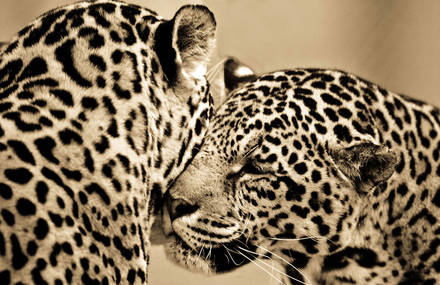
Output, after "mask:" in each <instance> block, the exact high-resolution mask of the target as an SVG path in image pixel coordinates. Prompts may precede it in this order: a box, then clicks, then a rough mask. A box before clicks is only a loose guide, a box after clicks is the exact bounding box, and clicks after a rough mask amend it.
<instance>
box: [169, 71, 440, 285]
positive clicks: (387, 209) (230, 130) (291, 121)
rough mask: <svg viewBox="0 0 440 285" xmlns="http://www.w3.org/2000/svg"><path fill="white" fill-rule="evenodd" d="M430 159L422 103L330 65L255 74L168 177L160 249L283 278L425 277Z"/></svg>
mask: <svg viewBox="0 0 440 285" xmlns="http://www.w3.org/2000/svg"><path fill="white" fill-rule="evenodd" d="M439 158H440V110H439V109H438V108H436V107H434V106H431V105H429V104H426V103H423V102H420V101H417V100H414V99H411V98H409V97H406V96H403V95H398V94H396V93H392V92H390V91H387V90H385V89H383V88H381V87H379V86H378V85H376V84H373V83H371V82H368V81H366V80H363V79H361V78H359V77H357V76H354V75H352V74H348V73H346V72H343V71H337V70H326V69H293V70H287V71H279V72H274V73H270V74H266V75H263V76H261V77H259V78H258V79H257V80H255V81H253V82H251V83H248V84H247V85H245V86H244V87H243V88H241V89H238V90H236V91H234V92H233V93H232V95H231V96H230V97H229V98H228V99H227V100H226V102H225V103H224V104H223V105H221V106H220V107H219V108H218V109H217V111H216V113H215V116H214V118H213V120H212V121H211V126H210V129H209V130H208V133H207V137H206V139H205V143H204V145H203V147H202V149H201V150H200V152H199V153H198V154H197V155H196V157H195V158H194V160H193V161H192V163H191V164H190V165H189V167H188V168H187V170H186V171H185V172H184V173H183V174H182V175H181V176H180V177H179V179H178V180H177V181H176V184H175V186H174V187H173V188H172V189H171V190H170V192H169V195H168V197H167V201H166V204H165V206H164V208H163V211H164V217H163V220H164V230H165V233H166V234H167V235H168V244H167V247H166V251H167V253H168V255H169V256H171V258H172V259H174V260H175V261H176V262H178V263H179V264H181V265H183V266H186V267H187V268H189V269H191V270H193V271H202V272H207V273H220V272H225V271H230V270H232V269H234V268H237V267H240V266H241V265H243V264H246V263H249V262H255V263H257V265H259V266H260V267H263V268H264V269H265V270H267V271H268V272H276V271H277V270H278V272H279V277H278V279H277V280H278V281H280V282H281V283H284V284H287V283H288V282H289V281H290V282H291V283H292V284H437V283H439V282H440V220H439V219H440V163H439ZM268 259H272V260H274V261H278V262H279V266H277V267H276V268H275V269H272V268H271V262H269V260H268ZM280 268H282V270H280Z"/></svg>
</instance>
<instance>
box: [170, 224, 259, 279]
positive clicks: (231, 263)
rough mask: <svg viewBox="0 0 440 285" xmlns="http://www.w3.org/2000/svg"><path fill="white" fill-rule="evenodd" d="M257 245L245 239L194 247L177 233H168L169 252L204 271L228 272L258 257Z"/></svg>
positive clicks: (176, 259) (194, 268)
mask: <svg viewBox="0 0 440 285" xmlns="http://www.w3.org/2000/svg"><path fill="white" fill-rule="evenodd" d="M255 250H256V247H254V246H251V245H250V244H249V243H246V240H245V239H238V240H233V241H231V242H228V243H222V244H215V245H205V246H202V247H199V248H193V247H191V246H190V245H189V244H188V243H186V242H185V241H184V240H183V239H182V238H181V237H180V236H179V235H178V234H177V233H174V232H173V233H170V234H169V235H168V244H167V249H166V251H167V253H168V255H169V256H170V257H171V258H172V259H173V260H174V261H176V262H177V263H178V264H180V265H183V266H184V267H187V268H189V269H191V270H196V271H202V272H204V273H208V274H210V273H216V274H217V273H226V272H230V271H233V270H235V269H237V268H239V267H241V266H243V265H246V264H248V263H250V262H252V261H253V260H254V259H256V258H257V257H258V256H257V254H252V253H251V252H255Z"/></svg>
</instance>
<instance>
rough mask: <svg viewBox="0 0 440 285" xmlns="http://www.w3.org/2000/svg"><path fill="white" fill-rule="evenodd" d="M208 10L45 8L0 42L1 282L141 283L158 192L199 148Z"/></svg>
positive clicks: (206, 113) (98, 4)
mask: <svg viewBox="0 0 440 285" xmlns="http://www.w3.org/2000/svg"><path fill="white" fill-rule="evenodd" d="M215 26H216V24H215V20H214V17H213V15H212V13H211V12H210V11H209V10H208V9H207V8H206V7H204V6H196V5H188V6H183V7H182V8H181V9H180V10H178V11H177V12H176V14H175V16H174V17H173V19H171V20H164V19H162V18H161V17H160V16H158V15H157V14H156V13H154V12H153V11H151V10H149V9H146V8H142V7H139V6H136V5H131V4H126V3H123V2H119V1H112V0H111V1H103V0H98V1H83V2H79V3H75V4H71V5H69V6H65V7H61V8H57V9H55V10H52V11H50V12H48V13H46V14H44V15H42V16H41V17H39V18H38V19H36V20H35V21H34V22H32V23H31V24H30V25H28V26H27V27H25V28H24V29H22V30H21V31H20V32H18V34H17V36H15V38H13V39H12V40H11V41H10V44H9V45H7V46H5V47H2V48H1V52H0V161H1V163H0V280H1V281H0V283H2V284H134V283H136V284H145V283H146V282H147V281H148V280H147V278H148V276H147V271H148V264H149V245H150V243H149V233H150V227H151V223H152V222H153V217H152V212H153V210H154V206H155V201H156V200H157V199H158V198H160V196H161V193H162V192H164V191H165V190H166V188H167V187H168V185H169V184H170V183H171V181H172V180H173V179H175V177H176V176H178V175H179V174H180V172H181V171H182V170H183V169H184V167H185V165H187V164H188V163H189V161H190V159H191V158H192V157H193V156H194V155H195V153H196V152H197V151H198V149H199V148H200V144H201V143H202V139H203V137H204V135H205V132H206V130H207V126H208V123H209V117H210V114H211V112H212V98H211V95H210V91H209V84H208V83H207V81H206V79H205V74H206V65H207V62H208V58H209V55H210V53H211V51H212V49H213V48H214V43H215Z"/></svg>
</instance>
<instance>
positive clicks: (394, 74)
mask: <svg viewBox="0 0 440 285" xmlns="http://www.w3.org/2000/svg"><path fill="white" fill-rule="evenodd" d="M71 2H74V1H67V0H38V1H35V0H1V8H0V41H9V39H10V38H11V37H12V36H13V35H14V33H15V32H16V31H18V30H19V29H20V28H22V27H24V26H25V25H26V24H27V23H28V22H29V21H31V20H33V19H34V18H35V17H37V16H38V15H40V14H41V13H43V12H45V11H47V10H48V9H51V8H54V7H56V6H59V5H63V4H67V3H71ZM128 2H133V3H136V4H138V5H141V6H145V7H148V8H151V9H153V10H156V11H157V12H158V13H159V14H160V15H162V16H164V17H165V18H171V17H172V16H173V15H174V13H175V11H176V10H177V9H178V8H179V7H180V6H181V5H183V4H187V3H199V4H205V5H207V6H208V7H209V8H210V9H211V10H212V11H213V12H214V14H215V16H216V19H217V23H218V38H217V46H218V51H217V55H216V56H215V58H214V60H213V63H216V62H217V61H218V60H219V59H221V58H223V57H225V56H229V55H232V56H235V57H237V58H238V59H240V60H241V61H242V62H244V63H246V64H248V65H249V66H251V67H252V68H254V70H256V71H257V72H258V73H261V72H268V71H272V70H276V69H284V68H291V67H330V68H338V69H344V70H346V71H349V72H352V73H355V74H358V75H360V76H362V77H364V78H365V79H368V80H370V81H373V82H375V83H378V84H380V85H382V86H383V87H385V88H387V89H389V90H392V91H395V92H399V93H404V94H407V95H410V96H412V97H415V98H418V99H421V100H424V101H428V102H430V103H432V104H435V105H437V106H440V90H439V87H438V86H439V82H440V1H438V0H419V1H413V0H388V1H383V0H364V1H352V0H332V1H327V0H309V1H301V0H257V1H255V0H204V1H196V0H195V1H180V0H179V1H178V0H138V1H135V0H132V1H128ZM268 271H269V272H270V269H268ZM151 284H154V285H172V284H173V285H174V284H175V285H179V284H181V285H190V284H192V285H199V284H213V285H216V284H219V285H220V284H222V285H223V284H231V285H233V284H277V282H276V281H275V280H274V279H272V278H271V277H270V276H269V275H268V274H267V273H265V272H264V271H263V270H261V269H259V268H257V267H255V266H254V265H248V266H246V267H244V268H242V269H240V270H237V271H235V272H232V273H228V274H225V275H222V276H216V277H210V278H208V277H203V276H200V275H196V274H191V273H188V272H186V271H185V270H184V269H181V268H178V267H177V266H175V265H173V264H172V263H170V262H169V261H167V260H166V257H165V256H164V254H163V250H162V248H161V247H160V246H155V247H154V248H153V256H152V267H151Z"/></svg>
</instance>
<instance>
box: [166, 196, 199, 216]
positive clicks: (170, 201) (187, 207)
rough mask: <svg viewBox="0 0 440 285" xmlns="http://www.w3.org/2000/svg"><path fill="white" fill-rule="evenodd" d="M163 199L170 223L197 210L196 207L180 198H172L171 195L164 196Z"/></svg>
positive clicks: (197, 207)
mask: <svg viewBox="0 0 440 285" xmlns="http://www.w3.org/2000/svg"><path fill="white" fill-rule="evenodd" d="M165 199H166V200H165V203H166V207H167V210H168V213H169V215H170V219H171V221H174V220H175V219H177V218H180V217H183V216H187V215H191V214H192V213H194V212H195V211H197V210H198V209H199V206H198V205H194V204H191V203H189V202H188V201H186V200H184V199H181V198H173V197H171V195H166V197H165Z"/></svg>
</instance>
